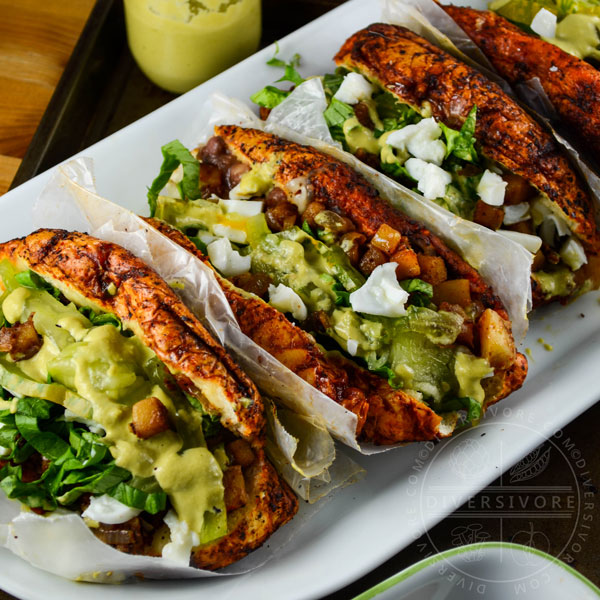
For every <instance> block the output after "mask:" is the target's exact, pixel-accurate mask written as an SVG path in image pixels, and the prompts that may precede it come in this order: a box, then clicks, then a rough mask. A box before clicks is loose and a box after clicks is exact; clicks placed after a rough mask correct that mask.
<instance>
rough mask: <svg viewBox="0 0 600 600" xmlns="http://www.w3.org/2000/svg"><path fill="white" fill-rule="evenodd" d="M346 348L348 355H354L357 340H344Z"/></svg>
mask: <svg viewBox="0 0 600 600" xmlns="http://www.w3.org/2000/svg"><path fill="white" fill-rule="evenodd" d="M346 350H347V351H348V354H350V356H356V353H357V352H358V342H357V341H356V340H348V341H347V342H346Z"/></svg>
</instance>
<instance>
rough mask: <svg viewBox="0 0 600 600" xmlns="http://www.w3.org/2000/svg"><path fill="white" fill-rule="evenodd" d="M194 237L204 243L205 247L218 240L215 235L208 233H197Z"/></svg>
mask: <svg viewBox="0 0 600 600" xmlns="http://www.w3.org/2000/svg"><path fill="white" fill-rule="evenodd" d="M196 237H197V238H198V239H199V240H200V241H201V242H204V243H205V244H206V245H207V246H208V244H210V243H211V242H214V241H215V240H218V239H219V238H218V237H217V236H216V235H212V234H211V233H208V231H199V232H198V233H197V234H196Z"/></svg>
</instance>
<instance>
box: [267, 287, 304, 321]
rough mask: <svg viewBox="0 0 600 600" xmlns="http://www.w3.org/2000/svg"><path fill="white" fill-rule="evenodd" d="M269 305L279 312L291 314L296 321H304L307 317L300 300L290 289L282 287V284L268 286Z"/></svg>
mask: <svg viewBox="0 0 600 600" xmlns="http://www.w3.org/2000/svg"><path fill="white" fill-rule="evenodd" d="M269 304H270V305H271V306H273V307H274V308H276V309H277V310H280V311H281V312H284V313H286V312H287V313H291V314H292V316H293V317H294V319H298V321H304V319H306V317H307V316H308V311H307V309H306V305H305V304H304V302H302V298H300V296H298V294H296V292H295V291H294V290H293V289H292V288H290V287H288V286H287V285H283V283H280V284H279V285H277V286H275V285H270V286H269Z"/></svg>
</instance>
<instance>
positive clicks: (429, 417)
mask: <svg viewBox="0 0 600 600" xmlns="http://www.w3.org/2000/svg"><path fill="white" fill-rule="evenodd" d="M195 154H196V157H197V160H196V159H195V158H194V157H193V156H192V154H190V153H189V152H187V151H186V150H185V148H184V147H183V146H182V145H181V144H179V143H178V142H172V143H171V144H168V145H167V146H165V147H163V155H164V157H165V161H164V163H163V168H162V169H161V174H160V175H159V177H157V179H156V180H155V182H154V183H153V184H152V186H151V187H150V190H149V200H150V207H151V214H152V216H153V217H154V219H152V220H151V221H150V222H151V223H152V224H154V225H155V226H157V227H158V228H159V229H160V230H161V231H162V232H163V233H166V234H167V235H169V236H170V237H171V238H172V239H175V241H178V243H180V244H181V245H182V246H184V247H187V248H188V249H189V250H190V251H192V252H195V253H198V254H199V255H200V256H201V257H202V258H203V260H204V261H205V262H207V263H208V264H210V265H212V267H213V268H214V269H215V270H216V271H217V272H218V274H219V282H220V284H221V286H222V288H223V290H224V292H225V295H226V297H227V299H228V301H229V303H230V305H231V307H232V309H233V312H234V314H235V316H236V319H237V320H238V323H239V325H240V328H241V329H242V331H243V332H244V333H245V334H246V335H247V336H248V337H250V338H251V339H252V340H254V341H255V342H256V343H257V344H258V345H260V346H261V347H262V348H264V349H265V350H266V351H267V352H269V353H270V354H272V355H273V356H274V357H275V358H277V359H278V360H279V361H280V362H281V363H283V364H284V365H285V366H287V367H288V368H289V369H291V370H292V371H293V372H295V373H296V374H297V375H299V376H300V377H302V378H303V379H304V380H305V381H307V382H308V383H310V384H311V385H313V386H314V387H315V388H317V389H318V390H320V391H322V392H323V393H324V394H326V395H327V396H329V397H330V398H332V399H333V400H335V401H336V402H338V403H340V404H342V405H343V406H345V407H346V408H348V409H349V410H351V411H352V412H354V413H355V414H356V415H357V416H358V433H359V436H360V439H361V440H362V441H367V442H374V443H376V444H392V443H398V442H409V441H420V440H428V439H433V438H435V437H443V436H445V435H448V434H449V433H451V431H452V428H453V423H454V422H455V420H456V412H457V411H458V410H462V409H466V410H468V417H467V418H468V419H469V420H474V421H475V420H477V419H478V418H479V416H480V415H481V414H482V412H483V411H484V410H485V408H486V407H487V406H488V405H490V404H492V403H494V402H496V401H498V400H499V399H501V398H503V397H505V396H506V395H507V394H509V393H510V392H511V391H513V390H515V389H517V388H518V387H520V386H521V384H522V382H523V380H524V377H525V374H526V371H527V363H526V360H525V358H524V357H523V355H521V354H519V353H518V352H516V350H515V346H514V341H513V338H512V334H511V326H510V322H509V320H508V316H507V314H506V311H505V310H504V307H503V306H502V303H501V302H500V300H499V299H498V297H497V296H496V295H495V294H494V292H493V290H492V289H491V288H490V287H489V286H488V285H487V284H486V283H485V282H484V281H483V280H482V278H481V277H480V276H479V275H478V273H477V272H476V271H475V270H474V269H472V268H471V267H470V266H469V265H468V264H467V263H465V262H464V261H463V260H462V259H461V258H460V257H459V256H458V255H457V254H456V253H454V252H453V251H452V250H450V249H449V248H448V247H447V246H446V245H445V244H444V243H443V242H442V241H441V240H440V239H439V238H438V237H436V236H435V235H433V234H432V233H431V232H429V231H428V230H427V229H426V228H425V227H424V226H423V225H421V224H419V223H416V222H414V221H412V220H410V219H409V218H407V217H406V216H405V215H403V214H402V213H400V212H398V211H396V210H395V209H393V208H391V206H390V205H389V204H388V203H387V202H386V201H385V200H384V199H383V198H382V197H380V196H379V193H378V191H377V190H376V189H375V188H374V187H373V186H372V185H370V184H369V183H368V182H367V181H366V179H364V178H363V177H362V176H361V175H360V174H359V173H358V172H356V171H354V170H353V169H352V168H351V167H349V166H348V165H347V164H345V163H343V162H341V161H339V160H337V159H336V158H333V157H332V156H330V155H328V154H325V153H323V152H320V151H317V150H315V149H314V148H312V147H309V146H304V145H300V144H297V143H294V142H290V141H287V140H284V139H282V138H279V137H277V136H275V135H272V134H269V133H266V132H264V131H261V130H257V129H251V128H242V127H239V126H233V125H232V126H217V127H216V128H215V136H214V137H212V138H211V139H210V140H208V142H207V143H206V144H205V145H204V146H202V147H201V148H199V149H197V150H196V151H195ZM194 162H195V165H196V166H195V168H194ZM180 163H181V164H182V166H183V168H182V170H181V172H180V173H179V175H177V176H176V177H173V178H172V180H171V183H170V184H168V185H167V182H168V180H169V178H170V177H171V176H172V173H173V172H174V170H175V168H176V167H177V165H178V164H180ZM165 185H166V191H165V193H164V194H163V195H159V192H160V191H161V190H162V189H163V187H165ZM156 219H158V220H160V221H162V222H163V223H162V224H161V223H160V222H157V221H156ZM165 223H166V224H168V225H170V226H173V227H175V228H177V229H179V230H180V231H181V232H183V233H185V234H186V235H187V237H188V240H187V241H186V240H185V239H184V238H183V237H182V236H181V234H178V232H174V231H173V230H172V229H170V228H169V227H168V226H167V225H165ZM190 242H193V243H194V245H195V246H196V248H194V247H193V246H192V245H191V243H190Z"/></svg>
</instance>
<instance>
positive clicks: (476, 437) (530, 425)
mask: <svg viewBox="0 0 600 600" xmlns="http://www.w3.org/2000/svg"><path fill="white" fill-rule="evenodd" d="M471 4H472V5H475V4H476V2H471ZM282 17H283V15H282ZM379 18H380V11H379V6H378V3H377V2H376V1H374V0H350V1H349V2H347V3H345V4H343V5H342V6H341V7H339V8H337V9H336V10H334V11H332V12H330V13H328V14H327V15H325V16H324V17H322V18H320V19H318V20H316V21H314V22H312V23H310V24H309V25H307V26H305V27H303V28H302V29H300V30H298V31H296V32H295V33H293V34H291V35H290V36H288V37H286V38H285V39H284V40H282V41H281V42H280V48H281V56H282V57H290V56H291V55H292V54H293V53H295V52H299V53H300V54H301V56H302V62H301V66H300V70H301V72H302V74H303V75H304V76H307V75H312V74H317V73H325V72H332V70H333V69H334V64H333V62H332V61H331V57H332V56H333V55H334V54H335V52H336V50H337V49H338V47H339V46H340V45H341V43H342V42H343V41H344V40H345V39H346V38H347V37H348V36H349V35H350V34H351V33H353V32H355V31H356V30H358V29H360V28H362V27H364V26H366V25H368V24H369V23H372V22H375V21H378V20H379ZM272 55H273V47H270V48H266V49H265V50H263V51H261V52H259V53H257V54H255V55H254V56H252V57H250V58H249V59H247V60H245V61H244V62H242V63H240V64H238V65H236V66H235V67H233V68H232V69H230V70H228V71H226V72H225V73H223V74H221V75H219V76H218V77H216V78H214V79H212V80H211V81H209V82H207V83H205V84H203V85H201V86H200V87H198V88H196V89H195V90H193V91H191V92H189V93H188V94H185V95H184V96H181V97H180V98H178V99H177V100H175V101H173V102H171V103H170V104H168V105H166V106H164V107H162V108H161V109H159V110H157V111H155V112H154V113H152V114H151V115H148V116H147V117H145V118H143V119H141V120H140V121H138V122H136V123H134V124H132V125H130V126H129V127H127V128H125V129H123V130H121V131H119V132H117V133H115V134H114V135H112V136H111V137H109V138H107V139H105V140H103V141H101V142H99V143H98V144H96V145H94V146H92V147H91V148H89V149H87V150H86V151H85V152H83V153H82V155H85V156H90V157H92V158H93V159H94V162H95V166H96V174H97V184H98V190H99V192H100V193H101V194H102V195H103V196H105V197H107V198H109V199H111V200H113V201H115V202H117V203H120V204H122V205H124V206H126V207H127V208H130V209H132V210H135V211H138V212H139V213H140V214H147V205H146V198H145V191H146V187H147V186H148V185H149V184H150V182H151V181H152V179H153V177H154V176H155V174H156V173H157V172H158V168H159V165H160V163H161V154H160V147H161V145H163V144H165V143H166V142H169V141H171V140H172V139H174V138H179V139H181V140H182V141H183V142H184V143H187V144H193V143H194V141H195V140H193V139H189V138H188V132H189V131H190V130H192V131H193V130H198V129H199V127H198V126H197V125H195V122H196V121H197V119H198V113H199V108H200V107H201V106H202V104H203V102H204V100H205V99H206V98H207V97H208V96H209V95H210V94H211V93H212V92H215V91H222V92H224V93H226V94H229V95H232V96H236V97H238V98H240V99H243V100H246V99H247V98H248V97H249V96H250V95H251V94H252V93H253V92H255V91H256V90H257V89H259V88H262V87H263V86H264V85H266V84H269V83H271V82H272V81H273V80H274V79H276V78H277V77H278V76H279V75H278V74H277V73H278V72H277V71H275V70H274V69H272V68H271V67H268V66H266V64H265V63H266V61H267V60H268V59H269V58H270V57H271V56H272ZM83 125H84V124H82V126H83ZM48 176H49V174H48V173H44V174H42V175H39V176H38V177H36V178H35V179H33V180H31V181H29V182H27V183H25V184H24V185H22V186H20V187H19V188H17V189H15V190H13V191H11V192H9V193H8V194H6V195H5V196H3V197H1V198H0V210H1V213H2V219H1V221H0V241H5V240H8V239H10V238H13V237H16V236H20V235H25V234H27V233H29V232H30V231H31V229H32V220H31V207H32V205H33V203H34V201H35V199H36V197H37V195H38V194H39V192H40V191H41V189H42V188H43V186H44V184H45V183H46V181H47V180H48ZM598 300H599V294H598V293H597V292H594V293H591V294H588V295H586V296H584V297H582V298H580V299H578V300H577V301H576V302H574V303H573V304H571V305H570V306H567V307H561V306H552V307H549V308H546V309H544V310H541V311H539V312H538V314H537V315H536V316H535V317H534V318H533V321H532V324H531V330H530V332H529V334H528V337H527V340H526V342H525V344H524V345H523V347H529V348H530V349H531V353H530V374H529V377H528V379H527V382H526V384H525V386H524V388H523V389H522V390H520V391H519V392H517V393H515V394H513V395H512V396H511V397H509V398H508V399H507V400H504V401H503V402H502V403H501V404H500V405H499V406H497V407H493V410H491V411H490V412H489V413H488V415H487V416H486V418H485V419H484V421H483V423H482V424H481V425H480V426H479V427H478V428H475V429H473V430H470V431H467V432H466V433H463V434H461V441H462V440H463V439H464V440H473V441H474V442H476V443H475V444H471V445H470V446H465V449H466V451H467V453H468V452H472V453H474V454H473V456H472V458H478V459H481V457H482V456H483V457H485V460H484V461H483V463H482V461H481V460H479V461H478V464H479V465H481V464H483V468H478V469H474V470H473V471H472V472H470V473H469V474H468V476H466V477H465V476H464V472H462V471H461V473H462V475H461V476H459V473H457V471H456V470H455V469H454V468H453V453H452V452H444V449H445V448H446V447H447V446H448V442H443V443H441V444H438V445H437V446H436V447H435V448H432V445H431V444H430V445H429V446H428V447H425V446H423V445H411V446H407V447H405V448H400V449H397V450H394V451H390V452H388V453H385V454H380V455H376V456H371V457H365V456H360V455H358V454H356V453H353V452H351V451H348V452H351V454H352V458H354V459H355V460H356V461H357V462H359V463H360V464H362V466H364V467H365V468H366V469H367V476H366V478H365V479H364V480H363V481H362V482H361V483H360V484H357V485H354V486H352V487H350V488H347V489H345V490H342V491H341V492H339V493H337V494H336V495H335V496H334V498H333V499H332V500H331V501H330V502H329V503H328V504H327V505H326V506H324V508H323V509H322V510H321V511H320V512H319V513H318V514H317V516H316V517H315V518H313V519H312V520H311V521H310V522H309V523H308V524H307V525H305V527H304V528H303V529H302V530H301V531H300V533H299V534H298V535H297V536H296V537H295V538H294V539H293V540H292V542H291V543H290V544H289V545H288V546H287V547H286V548H285V549H284V551H283V552H282V553H281V555H280V556H278V557H277V558H276V559H275V560H272V561H271V562H270V563H268V564H267V565H265V566H264V567H262V568H259V569H258V570H256V571H254V572H252V573H250V574H247V575H243V576H236V577H222V578H211V579H203V580H195V581H191V582H189V581H187V582H184V581H163V582H156V581H146V582H141V583H135V584H131V585H122V586H113V587H111V588H110V589H108V588H107V587H106V586H101V585H91V584H81V583H74V582H71V581H67V580H63V579H60V578H58V577H55V576H53V575H49V574H47V573H45V572H42V571H38V570H36V569H33V568H32V567H30V566H29V565H28V564H26V563H25V562H23V561H22V560H20V559H19V558H17V557H15V556H14V555H12V554H10V553H9V552H8V551H0V560H1V564H2V569H0V587H1V588H3V589H4V590H6V591H7V592H10V593H12V594H14V595H16V596H18V597H20V598H23V599H27V600H29V599H32V600H33V599H35V600H37V599H39V600H42V599H44V600H45V599H47V598H62V599H65V600H71V599H75V598H77V599H79V598H80V597H81V596H82V595H85V596H86V598H87V599H88V600H95V599H97V598H105V597H106V596H107V595H110V597H111V598H113V599H114V600H118V599H120V598H123V599H125V598H127V600H134V599H136V598H140V599H141V598H144V600H151V599H153V598H157V599H158V598H164V597H165V595H167V597H169V598H171V599H172V600H184V599H186V598H190V599H192V598H193V599H194V600H201V599H208V598H217V597H218V598H220V599H221V600H227V599H230V598H231V599H233V598H236V599H237V598H240V597H242V598H244V599H245V600H250V599H255V598H260V599H265V600H266V599H270V598H273V599H275V598H277V599H282V598H285V599H286V600H293V599H301V598H303V599H306V598H315V597H322V596H324V595H326V594H327V593H330V592H333V591H335V590H337V589H340V588H341V587H343V586H344V585H347V584H348V583H350V582H352V581H354V580H356V579H358V578H359V577H360V576H362V575H363V574H365V573H366V572H368V571H370V570H371V569H373V568H374V567H376V566H377V565H378V564H380V563H382V562H383V561H385V560H386V559H387V558H389V557H390V556H392V555H393V554H395V553H396V552H398V551H399V550H401V549H402V548H404V547H406V546H407V545H408V544H410V543H411V542H412V541H414V540H415V539H416V538H417V537H418V536H419V535H420V534H421V533H423V531H425V530H426V529H429V528H430V527H432V526H433V525H434V524H435V523H436V522H437V521H439V520H440V519H442V518H443V517H444V516H446V515H447V514H449V513H450V512H452V511H453V510H454V509H455V508H457V507H459V506H460V505H461V504H462V503H463V502H464V501H465V500H466V499H468V498H469V497H471V496H472V495H474V494H475V493H477V492H478V491H479V490H481V489H482V488H483V487H485V486H486V485H487V484H488V483H490V482H491V481H492V480H494V479H495V478H496V477H498V476H499V475H500V473H501V472H503V471H504V470H506V469H508V468H509V467H510V466H511V465H512V464H514V463H515V462H517V461H518V460H520V459H521V458H522V457H523V456H525V455H526V454H527V453H528V452H529V451H531V450H532V449H533V448H534V447H536V446H537V445H539V444H540V443H541V442H542V441H543V439H544V438H546V437H548V436H550V435H551V434H552V433H553V432H554V431H556V430H558V429H560V428H561V427H563V426H564V425H565V424H566V423H568V422H569V421H571V420H572V419H574V418H575V417H576V416H577V415H579V414H580V413H582V412H583V411H585V410H586V409H587V408H588V407H590V406H591V405H592V404H594V402H595V401H596V400H597V399H598V398H600V382H599V380H598V377H597V369H598V366H597V365H598V364H600V305H599V304H598ZM581 315H584V317H582V316H581ZM539 338H544V340H545V341H546V342H547V343H549V344H551V345H552V346H553V347H554V350H553V351H552V352H549V351H547V350H545V349H544V348H543V346H542V344H540V343H538V342H537V341H536V340H538V339H539ZM482 432H485V433H486V435H485V437H482V436H481V433H482ZM469 448H471V450H469ZM467 456H468V454H467ZM432 485H433V487H435V490H437V491H436V492H430V491H428V488H429V487H430V486H432ZM439 490H446V491H445V492H444V491H442V492H440V491H439ZM425 494H427V495H428V498H427V502H425V496H424V495H425ZM432 494H437V495H438V497H437V498H432ZM442 496H443V497H442ZM432 499H433V500H434V502H433V504H434V505H437V507H438V508H437V510H435V511H429V512H427V513H425V512H423V511H422V509H423V507H424V506H425V504H427V505H429V506H431V505H432V502H431V500H432ZM64 558H65V560H67V561H68V560H69V557H67V556H65V557H64ZM420 558H422V557H420V556H415V561H416V560H418V559H420Z"/></svg>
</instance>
